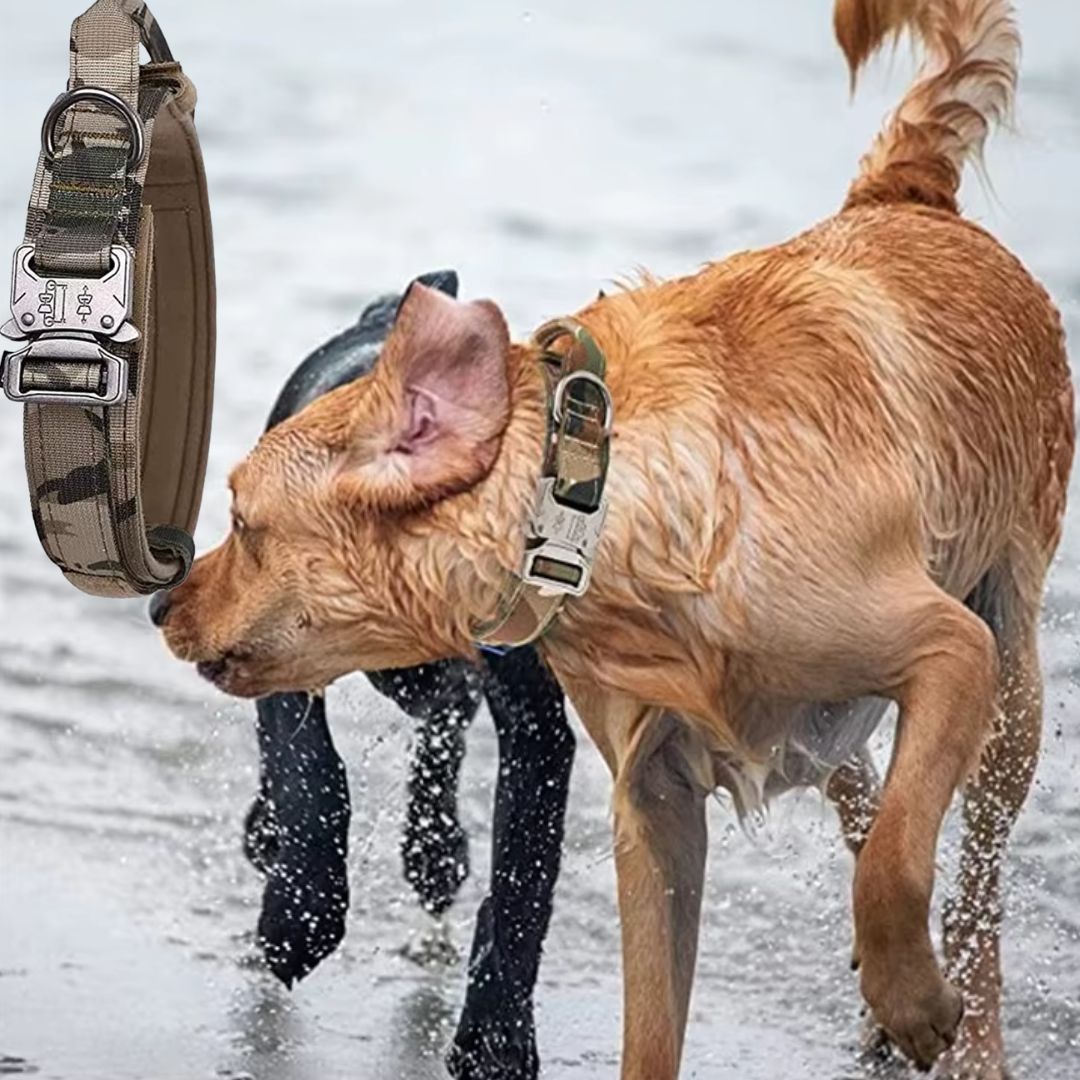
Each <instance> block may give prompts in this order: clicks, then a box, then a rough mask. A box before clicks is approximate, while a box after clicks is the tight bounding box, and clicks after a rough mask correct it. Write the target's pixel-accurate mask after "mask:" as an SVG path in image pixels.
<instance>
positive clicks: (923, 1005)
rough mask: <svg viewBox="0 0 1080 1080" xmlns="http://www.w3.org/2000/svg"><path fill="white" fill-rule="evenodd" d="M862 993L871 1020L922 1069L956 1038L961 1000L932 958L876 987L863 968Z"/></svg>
mask: <svg viewBox="0 0 1080 1080" xmlns="http://www.w3.org/2000/svg"><path fill="white" fill-rule="evenodd" d="M863 993H864V995H865V997H866V1000H867V1002H868V1003H869V1005H870V1008H871V1011H872V1013H873V1016H874V1019H875V1021H876V1022H877V1023H878V1024H879V1025H880V1026H881V1027H882V1028H883V1029H884V1031H885V1033H886V1034H887V1035H888V1036H889V1038H890V1039H891V1040H892V1041H893V1042H894V1043H895V1044H896V1046H897V1048H898V1049H899V1050H900V1051H901V1052H902V1053H903V1054H904V1055H905V1056H906V1057H908V1058H910V1059H911V1061H912V1062H914V1064H915V1066H916V1067H917V1068H919V1069H921V1070H923V1071H924V1072H925V1071H928V1070H929V1069H930V1068H931V1066H933V1064H934V1062H935V1061H937V1059H938V1058H939V1057H941V1055H942V1054H944V1053H945V1052H946V1051H947V1050H948V1049H949V1048H950V1047H951V1046H952V1045H953V1043H954V1042H955V1041H956V1036H957V1032H958V1030H959V1027H960V1020H961V1018H962V1017H963V1015H964V999H963V996H962V995H961V993H960V991H959V990H957V989H956V988H955V987H954V986H952V985H951V984H950V983H948V982H947V981H946V980H945V979H944V978H943V977H942V975H941V973H940V971H939V970H938V968H937V965H936V964H934V963H933V962H932V961H931V962H930V964H929V965H927V966H925V967H924V969H923V970H922V971H920V972H917V973H915V972H912V973H908V974H907V977H905V975H904V974H901V973H897V974H896V975H895V976H894V977H893V978H891V979H890V978H887V979H886V980H884V982H883V983H879V984H878V986H877V987H874V986H873V985H872V984H871V986H868V985H867V979H866V973H865V968H864V980H863Z"/></svg>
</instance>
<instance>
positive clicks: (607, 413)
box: [551, 371, 615, 435]
mask: <svg viewBox="0 0 1080 1080" xmlns="http://www.w3.org/2000/svg"><path fill="white" fill-rule="evenodd" d="M576 382H587V383H592V385H593V386H594V387H596V389H597V390H598V391H599V392H600V396H601V398H603V401H604V421H603V424H602V425H601V427H602V430H603V432H604V434H605V435H610V434H611V429H612V427H613V425H614V419H615V417H614V409H613V407H612V404H611V391H610V390H609V389H608V388H607V384H606V383H605V382H604V380H603V379H602V378H600V376H599V375H594V374H593V373H592V372H591V371H571V372H570V374H569V375H564V376H563V377H562V378H561V379H560V380H559V382H558V384H557V385H556V387H555V393H554V395H553V396H552V402H551V416H552V419H553V420H554V422H555V426H556V427H558V426H559V424H561V423H562V414H563V409H564V408H565V403H566V395H567V392H568V391H569V389H570V387H571V386H573V384H574V383H576Z"/></svg>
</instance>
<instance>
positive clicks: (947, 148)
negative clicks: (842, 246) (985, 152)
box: [835, 0, 1020, 213]
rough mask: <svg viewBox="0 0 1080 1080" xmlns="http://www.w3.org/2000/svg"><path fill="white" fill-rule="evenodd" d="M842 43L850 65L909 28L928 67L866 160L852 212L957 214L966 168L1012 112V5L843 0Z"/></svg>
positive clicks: (1016, 48) (999, 0)
mask: <svg viewBox="0 0 1080 1080" xmlns="http://www.w3.org/2000/svg"><path fill="white" fill-rule="evenodd" d="M835 26H836V36H837V39H838V41H839V42H840V46H841V48H843V50H844V55H845V56H846V57H847V60H848V65H849V66H850V68H851V78H852V85H854V82H855V79H856V76H857V75H858V72H859V70H860V68H861V67H862V66H863V65H864V64H865V63H866V62H867V60H868V59H869V58H870V57H871V56H872V55H873V54H874V53H875V52H876V51H877V50H878V49H879V48H880V47H881V45H882V44H883V43H884V42H886V41H888V40H889V39H895V38H896V37H898V36H899V35H900V34H901V33H902V32H904V31H905V30H910V31H911V33H912V34H914V35H915V36H916V37H917V38H918V39H919V40H920V41H921V42H922V44H923V46H924V48H925V51H926V61H925V64H924V66H923V68H922V71H921V72H920V73H919V76H918V78H917V79H916V81H915V82H914V84H913V85H912V86H911V87H910V89H909V90H908V91H907V93H906V94H905V95H904V98H903V100H902V101H901V102H900V106H899V108H897V110H896V112H895V113H894V114H893V116H892V117H891V118H890V119H889V121H888V123H887V124H886V125H885V128H884V130H883V131H882V132H881V134H880V135H878V137H877V139H875V141H874V144H873V146H872V147H871V149H870V151H869V153H867V155H866V156H865V157H864V158H863V161H862V169H861V171H860V173H859V177H858V179H857V180H856V181H855V183H854V184H853V185H852V187H851V191H850V192H849V193H848V198H847V202H846V204H845V206H846V207H855V206H869V205H874V204H888V203H900V202H914V203H921V204H923V205H925V206H932V207H936V208H938V209H941V210H951V211H953V212H954V213H956V212H958V206H957V202H956V193H957V190H958V189H959V187H960V179H961V174H962V172H963V168H964V165H965V163H966V162H967V161H969V160H971V159H979V158H980V156H981V153H982V148H983V143H984V142H985V141H986V137H987V135H988V133H989V131H990V127H991V125H992V124H994V123H997V122H1000V121H1003V120H1007V119H1008V118H1009V117H1010V116H1011V114H1012V106H1013V95H1014V92H1015V90H1016V78H1017V69H1018V65H1019V61H1020V35H1019V33H1018V31H1017V28H1016V23H1015V21H1014V18H1013V8H1012V4H1010V3H1007V2H1006V0H945V2H939V0H837V4H836V12H835Z"/></svg>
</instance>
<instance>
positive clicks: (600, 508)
mask: <svg viewBox="0 0 1080 1080" xmlns="http://www.w3.org/2000/svg"><path fill="white" fill-rule="evenodd" d="M567 339H569V345H568V347H564V348H557V346H559V345H560V343H562V342H565V341H566V340H567ZM534 340H535V342H536V344H537V345H538V346H539V347H540V349H541V350H542V354H541V363H542V365H543V370H544V375H545V379H546V381H547V388H548V442H547V448H546V452H545V457H544V465H543V469H542V470H541V474H540V482H539V484H538V485H537V492H536V503H535V506H534V508H533V512H532V516H531V518H530V519H529V523H528V525H527V532H526V537H525V555H524V559H523V562H522V567H521V570H520V572H519V573H517V574H508V575H507V581H506V584H505V585H504V586H503V590H502V594H501V596H500V598H499V604H498V608H497V611H496V614H495V616H494V617H493V618H492V619H490V620H489V621H487V622H486V623H483V624H481V625H480V626H478V627H477V628H476V631H475V634H474V637H475V640H476V641H477V643H478V644H479V645H480V647H481V648H485V649H499V648H516V647H517V646H520V645H527V644H529V643H530V642H532V641H535V640H536V639H537V638H539V637H540V636H541V635H542V634H543V633H544V631H545V630H547V629H548V627H549V626H551V624H552V622H553V621H554V620H555V618H556V616H557V615H558V614H559V612H560V610H561V609H562V606H563V603H564V602H565V601H566V598H567V597H568V596H582V595H583V594H584V593H585V591H586V590H587V589H588V587H589V578H590V575H591V572H592V565H593V561H594V559H595V558H596V549H597V546H598V545H599V543H600V534H601V531H602V530H603V526H604V518H605V516H606V514H607V498H606V496H605V494H604V485H605V482H606V479H607V469H608V458H609V448H610V443H611V429H612V423H613V412H612V405H611V394H610V393H609V392H608V388H607V386H606V385H605V383H604V372H605V368H606V364H605V360H604V354H603V352H601V350H600V347H599V346H598V345H597V343H596V340H595V339H594V338H593V336H592V334H590V333H589V331H588V330H586V329H585V327H584V326H582V325H581V324H580V323H579V322H576V321H575V320H573V319H556V320H554V321H552V322H549V323H545V324H544V325H543V326H542V327H540V329H539V330H538V331H537V332H536V334H535V337H534Z"/></svg>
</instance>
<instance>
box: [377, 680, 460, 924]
mask: <svg viewBox="0 0 1080 1080" xmlns="http://www.w3.org/2000/svg"><path fill="white" fill-rule="evenodd" d="M368 678H369V679H370V680H371V683H372V685H373V686H374V687H375V689H376V690H378V691H379V692H380V693H381V694H384V695H385V696H386V697H388V698H390V699H391V700H392V701H394V702H395V703H396V704H397V705H398V707H399V708H401V709H403V710H404V711H405V712H406V713H408V714H409V715H410V716H411V717H413V718H414V719H416V720H418V721H420V723H419V725H418V727H417V731H416V742H415V744H414V747H413V756H412V761H411V763H410V766H409V801H408V808H407V810H406V818H405V835H404V837H403V839H402V843H401V855H402V860H403V862H404V865H405V880H406V881H408V882H409V884H410V885H411V886H412V887H413V888H414V889H415V890H416V893H417V895H418V896H419V897H420V902H421V903H422V904H423V906H424V909H425V910H426V911H427V912H429V913H430V914H431V915H441V914H442V913H443V912H444V911H445V910H446V909H447V908H448V907H449V906H450V904H451V903H452V902H453V900H454V897H455V896H456V895H457V891H458V889H459V888H460V887H461V884H462V882H463V881H464V880H465V878H466V877H468V874H469V839H468V837H467V836H466V834H465V830H464V829H462V827H461V825H460V823H459V821H458V805H457V791H458V774H459V772H460V770H461V759H462V758H463V757H464V756H465V729H466V728H467V727H468V726H469V724H470V723H471V722H472V719H473V717H474V716H475V715H476V710H477V709H478V708H479V706H480V680H479V676H478V675H477V673H476V672H475V671H474V670H473V669H472V668H471V667H470V666H469V665H468V664H465V663H464V662H461V661H454V660H447V661H443V662H441V663H437V664H423V665H421V666H420V667H416V668H408V669H405V670H403V671H380V672H371V673H370V674H369V675H368Z"/></svg>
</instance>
